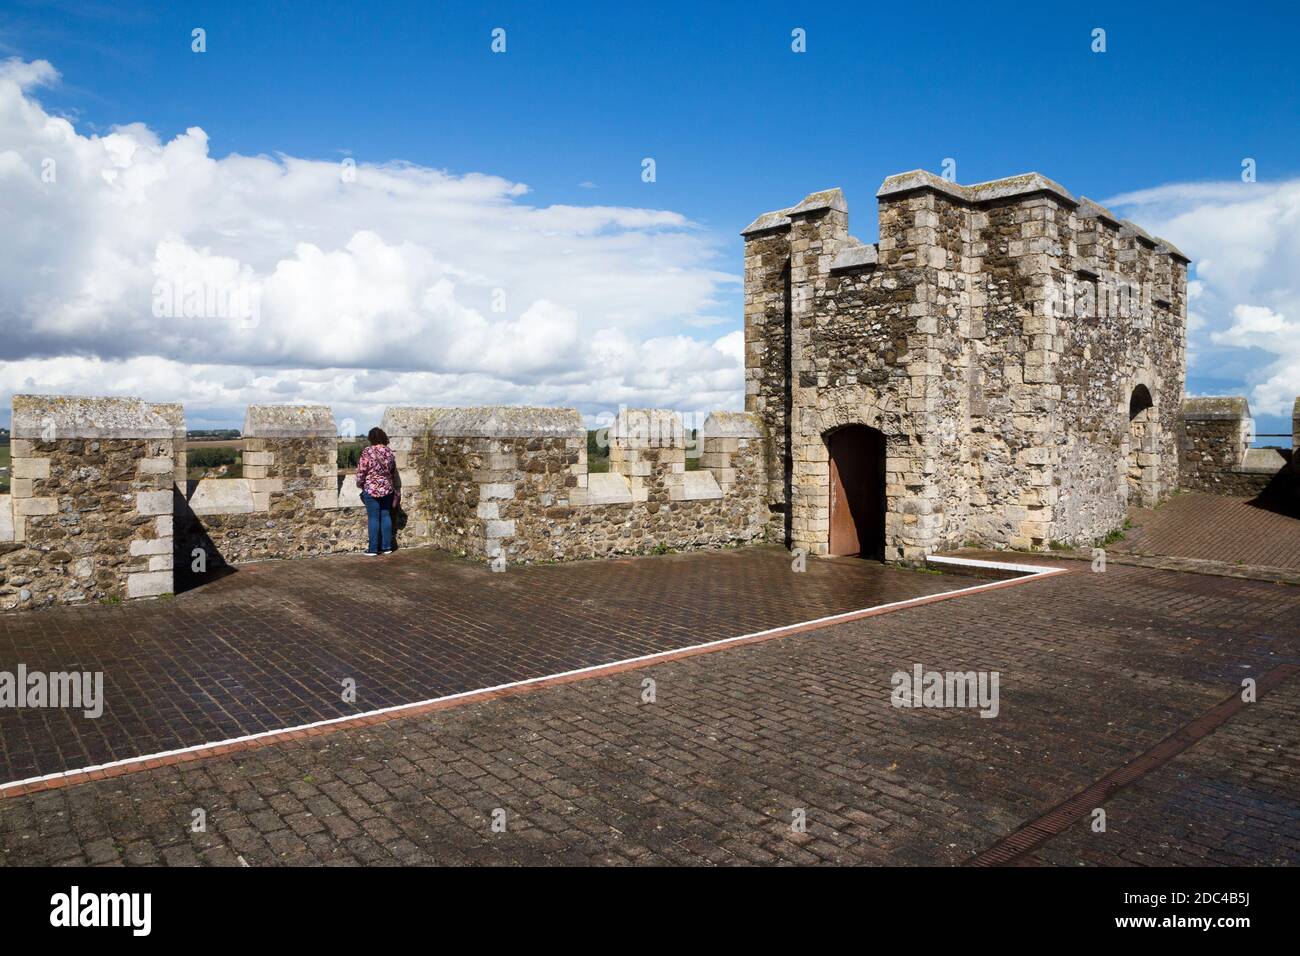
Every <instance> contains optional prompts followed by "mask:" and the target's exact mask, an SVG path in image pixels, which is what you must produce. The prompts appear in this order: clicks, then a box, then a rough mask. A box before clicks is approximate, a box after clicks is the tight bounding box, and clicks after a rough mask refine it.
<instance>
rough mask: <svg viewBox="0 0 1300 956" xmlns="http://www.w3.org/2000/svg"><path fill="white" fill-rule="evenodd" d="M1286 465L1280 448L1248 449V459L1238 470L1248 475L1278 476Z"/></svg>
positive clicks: (1243, 461) (1246, 458) (1243, 460)
mask: <svg viewBox="0 0 1300 956" xmlns="http://www.w3.org/2000/svg"><path fill="white" fill-rule="evenodd" d="M1286 464H1287V461H1286V457H1285V456H1284V455H1283V454H1282V450H1281V449H1280V448H1268V447H1265V448H1247V449H1246V457H1245V458H1243V459H1242V462H1241V466H1240V467H1239V468H1237V469H1236V470H1237V471H1238V472H1240V473H1242V474H1246V475H1276V474H1277V473H1278V472H1279V471H1281V470H1282V469H1283V468H1285V467H1286Z"/></svg>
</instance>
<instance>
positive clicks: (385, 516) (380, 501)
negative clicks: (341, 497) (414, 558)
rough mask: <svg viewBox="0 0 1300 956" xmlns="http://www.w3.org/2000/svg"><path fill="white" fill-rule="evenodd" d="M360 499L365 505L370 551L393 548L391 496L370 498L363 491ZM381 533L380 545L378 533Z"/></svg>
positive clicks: (390, 549)
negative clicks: (381, 544) (381, 540)
mask: <svg viewBox="0 0 1300 956" xmlns="http://www.w3.org/2000/svg"><path fill="white" fill-rule="evenodd" d="M361 500H362V501H363V502H365V505H366V530H367V531H368V532H369V533H370V550H371V551H376V552H378V551H392V550H393V496H392V495H384V496H383V497H382V498H371V497H370V496H369V495H368V494H366V493H365V492H364V491H363V492H361ZM381 533H382V534H383V542H382V543H383V547H382V548H381V547H380V543H381V542H380V540H379V538H380V534H381Z"/></svg>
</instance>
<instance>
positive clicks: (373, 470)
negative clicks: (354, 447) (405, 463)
mask: <svg viewBox="0 0 1300 956" xmlns="http://www.w3.org/2000/svg"><path fill="white" fill-rule="evenodd" d="M396 476H397V458H396V456H394V455H393V452H392V450H391V449H390V448H389V447H388V446H387V445H370V446H368V447H366V448H364V449H363V450H362V452H361V457H360V459H358V461H357V487H358V488H360V489H361V490H362V491H364V492H365V493H366V494H368V495H369V496H370V497H371V498H382V497H384V496H385V495H391V494H392V493H393V491H394V490H396V489H395V488H394V479H395V478H396Z"/></svg>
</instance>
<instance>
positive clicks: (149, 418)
mask: <svg viewBox="0 0 1300 956" xmlns="http://www.w3.org/2000/svg"><path fill="white" fill-rule="evenodd" d="M174 434H175V428H174V426H173V425H172V423H171V422H170V421H168V420H167V419H165V418H163V417H162V416H161V415H159V414H158V413H157V412H156V411H155V410H154V408H153V407H152V406H150V405H148V404H147V403H145V402H144V401H143V400H142V399H139V398H91V397H85V396H80V395H15V396H14V399H13V437H14V438H26V439H32V438H36V439H43V440H46V441H55V440H59V439H64V438H172V437H173V435H174Z"/></svg>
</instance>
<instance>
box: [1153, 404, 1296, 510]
mask: <svg viewBox="0 0 1300 956" xmlns="http://www.w3.org/2000/svg"><path fill="white" fill-rule="evenodd" d="M1297 407H1300V401H1298V402H1297ZM1254 437H1255V429H1254V422H1253V420H1252V418H1251V414H1250V405H1249V403H1248V402H1247V401H1246V398H1245V396H1242V395H1230V396H1210V397H1198V398H1189V399H1186V400H1184V402H1183V405H1182V414H1181V420H1180V427H1179V442H1178V444H1179V483H1180V484H1181V486H1182V487H1183V488H1186V489H1188V490H1192V491H1207V492H1209V493H1211V494H1217V495H1230V496H1234V497H1254V496H1256V495H1258V494H1260V493H1262V492H1263V491H1264V490H1265V489H1269V488H1270V486H1272V489H1273V490H1276V491H1279V492H1282V493H1283V494H1285V493H1286V491H1297V490H1300V489H1297V488H1296V487H1294V486H1295V485H1296V484H1298V483H1296V482H1295V479H1294V478H1290V476H1293V475H1295V474H1296V469H1295V461H1294V453H1293V451H1292V449H1294V447H1295V442H1296V441H1297V440H1298V439H1300V421H1298V422H1296V424H1295V427H1294V429H1293V431H1292V435H1291V441H1290V442H1289V443H1288V444H1290V445H1291V448H1288V449H1283V448H1276V447H1261V448H1254V447H1252V441H1253V439H1254ZM1279 477H1281V478H1282V482H1283V485H1291V486H1292V487H1289V488H1287V489H1285V490H1284V489H1283V488H1282V487H1280V486H1278V485H1276V484H1275V481H1276V480H1277V479H1278V478H1279ZM1288 479H1289V481H1288Z"/></svg>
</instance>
